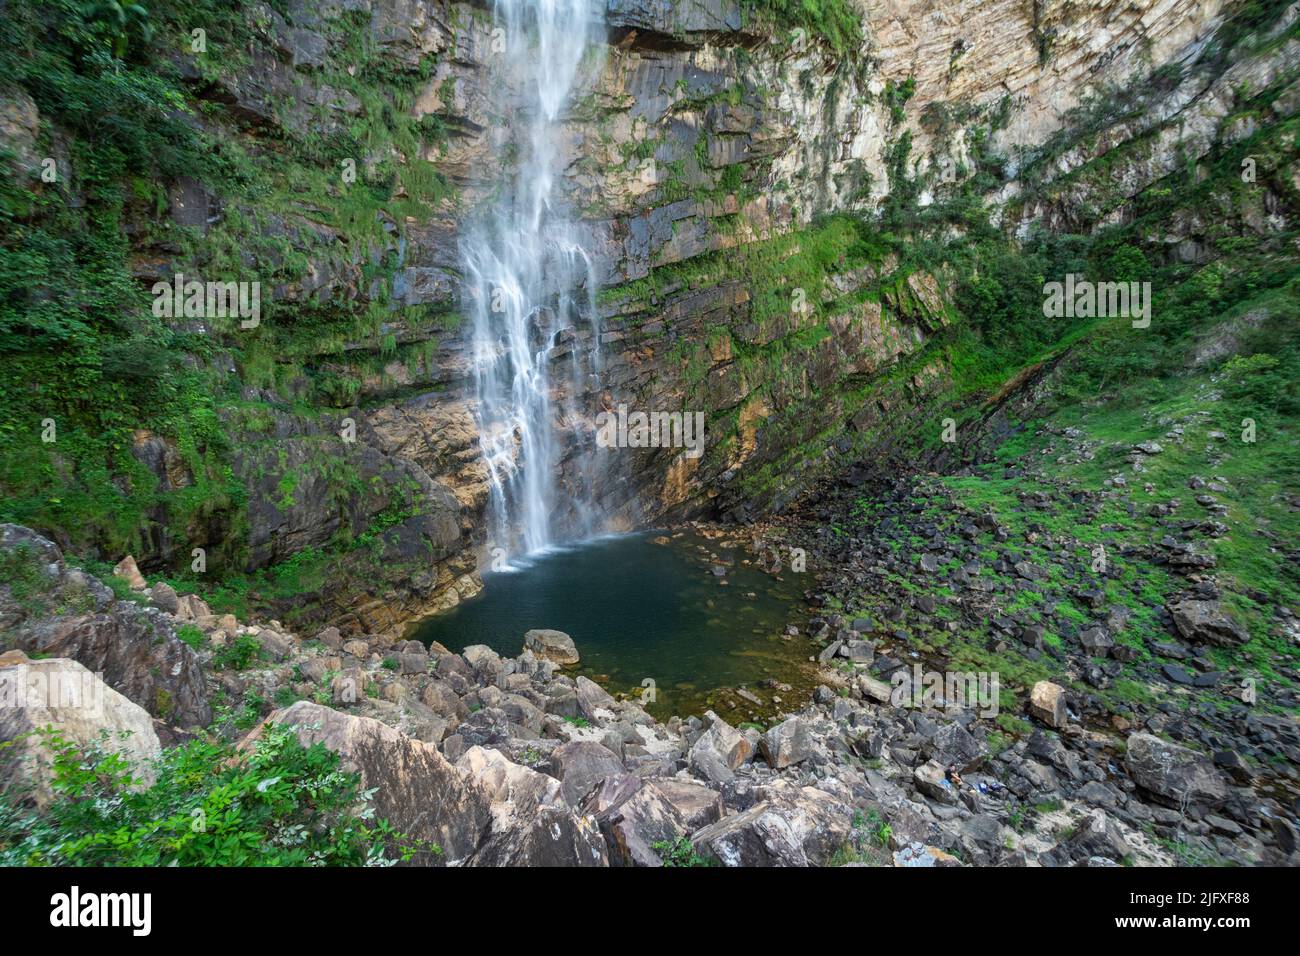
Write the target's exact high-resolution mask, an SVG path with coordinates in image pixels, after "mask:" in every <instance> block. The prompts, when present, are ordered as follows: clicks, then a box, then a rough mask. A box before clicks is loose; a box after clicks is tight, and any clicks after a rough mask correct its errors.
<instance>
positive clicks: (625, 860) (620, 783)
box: [583, 774, 723, 866]
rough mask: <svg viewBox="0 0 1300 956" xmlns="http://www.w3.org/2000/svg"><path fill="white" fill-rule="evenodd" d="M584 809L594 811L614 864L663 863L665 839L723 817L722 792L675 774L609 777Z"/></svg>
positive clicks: (666, 841)
mask: <svg viewBox="0 0 1300 956" xmlns="http://www.w3.org/2000/svg"><path fill="white" fill-rule="evenodd" d="M583 809H584V812H586V813H589V814H592V815H594V816H595V818H596V821H597V823H598V824H599V825H600V830H601V833H602V834H604V836H605V842H606V844H607V846H608V848H609V860H610V864H611V865H612V866H662V865H663V863H662V854H661V852H660V849H657V848H656V847H657V846H658V847H660V848H661V847H662V844H665V843H667V844H672V843H675V842H676V841H677V840H679V839H680V838H681V837H683V836H685V835H687V834H689V833H691V832H693V831H695V830H698V829H700V828H701V827H705V826H708V825H709V824H711V823H716V822H717V821H718V820H720V819H722V810H723V807H722V797H721V796H720V795H719V794H718V793H717V791H715V790H710V789H709V788H708V787H706V786H704V785H703V784H701V783H696V782H695V781H692V780H679V779H676V778H656V779H652V780H642V779H641V778H639V777H636V776H634V775H632V774H623V775H621V776H614V777H607V778H606V779H605V780H604V782H603V783H602V784H601V785H600V786H599V787H597V788H595V790H594V791H593V792H592V793H591V796H590V797H589V798H588V801H587V803H586V805H585V806H584V808H583Z"/></svg>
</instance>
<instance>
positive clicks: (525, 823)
mask: <svg viewBox="0 0 1300 956" xmlns="http://www.w3.org/2000/svg"><path fill="white" fill-rule="evenodd" d="M456 769H457V770H459V771H460V772H461V774H462V775H463V776H464V777H465V778H466V779H467V780H470V781H473V782H474V783H476V784H477V785H478V786H479V787H481V788H482V789H483V790H484V791H485V792H486V794H487V796H488V799H489V801H490V808H491V823H490V827H489V830H488V833H487V834H486V836H485V838H484V839H483V841H482V842H481V844H480V846H479V848H478V850H477V851H476V852H475V853H474V855H473V857H472V858H471V859H470V860H469V863H470V864H471V865H474V866H539V867H554V866H607V865H608V864H609V858H608V854H607V852H606V849H605V840H604V838H603V837H602V836H601V833H600V827H599V825H598V824H597V822H596V820H595V818H594V817H591V816H587V815H585V814H584V815H581V816H580V815H578V814H576V813H574V812H573V810H572V808H571V807H570V806H569V805H568V804H567V803H566V802H565V800H564V797H563V788H562V787H561V785H560V782H559V781H558V780H556V779H555V778H554V777H548V776H547V775H545V774H541V773H538V772H537V771H535V770H531V769H529V768H528V767H524V766H521V765H519V764H516V763H512V762H511V761H510V760H508V759H507V758H506V757H505V756H504V755H503V754H501V753H500V752H498V751H496V750H489V749H485V748H483V747H470V748H469V750H467V751H465V753H464V754H463V755H462V756H461V758H460V759H459V760H457V761H456Z"/></svg>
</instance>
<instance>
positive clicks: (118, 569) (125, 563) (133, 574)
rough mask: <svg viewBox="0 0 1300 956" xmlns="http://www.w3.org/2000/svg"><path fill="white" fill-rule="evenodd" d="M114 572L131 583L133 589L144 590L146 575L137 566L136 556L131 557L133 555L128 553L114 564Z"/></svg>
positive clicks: (116, 575)
mask: <svg viewBox="0 0 1300 956" xmlns="http://www.w3.org/2000/svg"><path fill="white" fill-rule="evenodd" d="M113 574H114V576H115V577H119V578H121V579H122V580H123V581H125V582H126V583H127V584H128V585H130V587H131V590H132V591H143V590H144V587H145V580H144V575H143V574H141V573H140V569H139V568H138V567H136V563H135V558H133V557H131V555H129V554H128V555H127V556H126V557H125V558H123V559H122V560H121V561H119V562H117V564H115V565H114V566H113Z"/></svg>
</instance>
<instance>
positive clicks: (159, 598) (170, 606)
mask: <svg viewBox="0 0 1300 956" xmlns="http://www.w3.org/2000/svg"><path fill="white" fill-rule="evenodd" d="M149 600H151V601H153V603H154V605H155V606H156V607H158V608H160V609H161V610H163V611H166V612H167V613H168V614H173V615H174V614H176V612H177V611H179V610H180V607H181V599H180V597H179V595H177V593H176V591H175V590H174V589H173V588H172V586H171V585H170V584H167V583H166V582H165V581H159V582H158V583H157V584H155V585H154V586H153V587H152V588H151V589H150V591H149Z"/></svg>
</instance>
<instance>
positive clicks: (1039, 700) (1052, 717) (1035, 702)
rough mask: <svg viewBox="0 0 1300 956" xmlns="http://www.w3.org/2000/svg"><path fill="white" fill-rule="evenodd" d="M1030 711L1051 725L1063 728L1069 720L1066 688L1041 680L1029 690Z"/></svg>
mask: <svg viewBox="0 0 1300 956" xmlns="http://www.w3.org/2000/svg"><path fill="white" fill-rule="evenodd" d="M1029 712H1030V713H1031V714H1033V715H1034V716H1035V717H1037V718H1038V719H1039V720H1041V721H1042V722H1043V723H1045V724H1046V725H1047V726H1049V727H1055V728H1057V729H1059V728H1062V727H1064V726H1065V725H1066V723H1067V721H1068V715H1067V714H1066V710H1065V688H1064V687H1062V686H1061V685H1059V684H1053V683H1052V682H1051V681H1046V680H1040V681H1039V682H1038V683H1036V684H1035V685H1034V686H1033V689H1032V690H1031V691H1030V692H1029Z"/></svg>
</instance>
